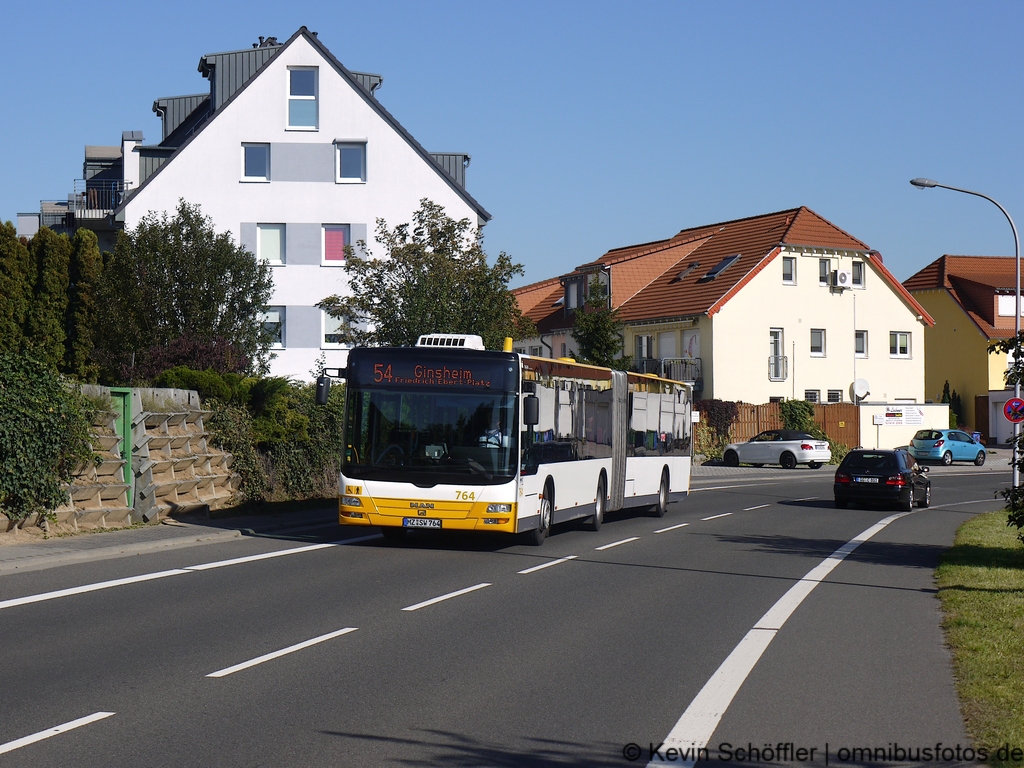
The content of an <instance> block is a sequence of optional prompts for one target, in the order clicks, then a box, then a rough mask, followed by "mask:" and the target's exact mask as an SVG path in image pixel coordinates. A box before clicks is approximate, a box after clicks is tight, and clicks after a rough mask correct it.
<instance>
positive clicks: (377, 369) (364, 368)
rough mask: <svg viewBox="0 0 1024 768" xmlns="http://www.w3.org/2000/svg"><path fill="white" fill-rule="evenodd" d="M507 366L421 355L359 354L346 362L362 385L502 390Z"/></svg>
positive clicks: (357, 382) (353, 376)
mask: <svg viewBox="0 0 1024 768" xmlns="http://www.w3.org/2000/svg"><path fill="white" fill-rule="evenodd" d="M352 357H356V355H353V356H352ZM510 365H511V364H510V363H508V362H505V361H502V360H462V361H460V360H458V359H454V360H452V359H448V360H431V359H429V358H427V359H424V357H422V356H421V357H419V358H418V359H415V360H412V359H403V357H401V356H397V355H396V356H385V355H372V356H371V355H365V356H364V355H360V356H358V358H357V359H355V360H351V361H350V363H349V378H350V380H351V381H352V382H353V383H354V384H357V385H359V386H364V387H372V386H378V387H388V386H400V387H454V388H459V389H503V388H504V384H505V378H506V376H507V375H508V374H507V371H506V369H507V368H509V367H510Z"/></svg>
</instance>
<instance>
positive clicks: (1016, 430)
mask: <svg viewBox="0 0 1024 768" xmlns="http://www.w3.org/2000/svg"><path fill="white" fill-rule="evenodd" d="M910 183H911V184H913V185H914V186H915V187H917V188H918V189H931V188H932V187H941V188H942V189H951V190H953V191H954V192H963V193H964V194H966V195H974V196H975V197H983V198H985V199H986V200H988V201H989V202H990V203H992V204H993V205H994V206H995V207H996V208H998V209H999V210H1000V211H1002V212H1003V216H1005V217H1006V220H1007V221H1008V222H1010V229H1012V230H1013V257H1014V261H1015V262H1016V266H1017V292H1016V294H1015V296H1016V300H1015V307H1016V311H1015V312H1014V313H1013V334H1014V337H1015V338H1019V337H1020V239H1019V238H1018V237H1017V225H1016V224H1014V223H1013V219H1011V218H1010V214H1008V213H1007V212H1006V209H1005V208H1003V206H1001V205H1000V204H999V203H997V202H996V201H995V200H993V199H992V198H991V197H989V196H988V195H983V194H981V192H972V191H971V190H969V189H960V187H950V186H947V185H946V184H939V182H937V181H932V180H931V179H911V180H910ZM1013 396H1014V397H1015V398H1019V397H1020V381H1019V380H1018V381H1015V382H1014V384H1013ZM1019 435H1020V424H1019V423H1018V422H1016V421H1015V422H1014V423H1013V487H1014V488H1017V487H1019V486H1020V470H1019V469H1018V468H1017V437H1018V436H1019Z"/></svg>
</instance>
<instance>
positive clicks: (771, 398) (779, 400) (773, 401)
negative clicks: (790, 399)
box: [768, 396, 786, 403]
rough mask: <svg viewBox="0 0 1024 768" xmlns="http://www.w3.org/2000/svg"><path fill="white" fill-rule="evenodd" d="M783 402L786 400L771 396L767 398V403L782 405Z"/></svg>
mask: <svg viewBox="0 0 1024 768" xmlns="http://www.w3.org/2000/svg"><path fill="white" fill-rule="evenodd" d="M785 400H786V398H784V397H774V396H772V397H769V398H768V402H769V403H782V402H785Z"/></svg>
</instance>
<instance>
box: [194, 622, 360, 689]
mask: <svg viewBox="0 0 1024 768" xmlns="http://www.w3.org/2000/svg"><path fill="white" fill-rule="evenodd" d="M357 629H358V627H345V628H344V629H339V630H338V631H337V632H328V633H327V634H326V635H320V637H314V638H313V639H311V640H305V641H303V642H301V643H296V644H295V645H289V646H288V647H287V648H282V649H281V650H279V651H274V652H272V653H265V654H263V655H262V656H257V657H256V658H255V659H250V660H249V661H243V662H242V663H241V664H235V665H234V666H233V667H226V668H224V669H220V670H218V671H216V672H211V673H210V674H208V675H207V677H227V676H228V675H231V674H234V673H235V672H241V671H242V670H243V669H248V668H249V667H255V666H256V665H257V664H262V663H263V662H265V661H270V660H271V659H277V658H280V657H281V656H286V655H288V654H289V653H295V652H296V651H301V650H302V649H303V648H309V647H310V646H311V645H317V644H318V643H325V642H327V641H328V640H333V639H334V638H336V637H341V636H342V635H347V634H348V633H349V632H355V631H356V630H357Z"/></svg>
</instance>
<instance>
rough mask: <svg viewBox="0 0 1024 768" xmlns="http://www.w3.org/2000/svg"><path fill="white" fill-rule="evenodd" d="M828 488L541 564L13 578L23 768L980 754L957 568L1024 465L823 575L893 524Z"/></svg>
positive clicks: (742, 478)
mask: <svg viewBox="0 0 1024 768" xmlns="http://www.w3.org/2000/svg"><path fill="white" fill-rule="evenodd" d="M831 477H832V473H831V472H830V471H829V470H828V469H821V470H817V471H812V470H806V469H805V468H800V469H797V470H793V471H792V472H783V471H774V472H771V471H765V470H759V471H752V472H750V473H743V472H738V473H737V472H733V473H732V474H724V475H722V476H716V477H702V478H700V479H698V480H696V481H695V483H694V491H693V493H691V495H690V497H689V498H688V499H686V500H685V501H682V502H679V503H678V504H674V505H673V506H672V508H671V510H670V512H669V514H668V515H667V516H666V517H665V518H662V519H656V518H653V517H647V516H643V515H635V514H630V515H610V516H609V520H608V521H607V522H606V524H605V525H604V526H603V527H602V529H601V530H600V531H599V532H597V533H594V532H589V531H585V530H581V529H579V528H577V527H573V526H566V527H562V528H558V529H556V532H555V535H553V536H552V537H551V538H549V539H548V541H547V542H546V543H545V544H544V546H543V547H541V548H534V547H529V546H526V545H523V544H520V543H518V542H516V541H510V540H509V539H508V538H505V537H501V536H496V537H493V538H492V537H486V538H480V537H465V536H459V537H443V538H438V537H436V536H431V535H430V534H429V533H424V534H423V535H420V536H414V537H411V538H410V540H409V542H408V543H407V544H406V545H405V546H401V547H397V548H396V547H390V546H387V545H385V544H384V543H383V542H382V541H381V540H380V538H379V537H378V538H370V539H368V540H363V541H356V542H355V543H344V542H339V540H340V539H342V538H343V537H348V538H349V539H350V540H351V537H362V536H364V535H365V534H362V532H361V531H356V530H351V529H344V530H341V529H338V528H336V527H330V528H325V529H322V530H320V531H318V532H316V534H315V535H313V534H311V535H307V536H302V537H296V538H294V539H289V538H287V537H242V538H238V539H233V540H231V541H226V542H225V543H223V544H221V543H210V544H206V545H204V546H202V547H193V548H181V549H174V550H170V551H158V552H152V553H148V554H145V555H140V556H137V557H127V558H118V559H113V560H101V561H96V562H88V563H82V564H75V565H68V566H65V567H60V568H51V569H46V570H38V571H34V572H31V573H14V574H7V575H2V576H0V642H2V645H3V648H4V650H5V654H4V657H5V663H4V664H3V665H2V668H0V691H2V701H3V704H4V706H3V715H2V716H0V768H3V767H4V766H96V767H97V768H98V767H100V766H102V767H103V768H108V767H109V766H318V767H320V766H391V765H398V766H434V765H445V766H452V765H454V766H541V767H544V766H613V765H614V766H623V765H629V764H641V765H643V764H647V763H649V762H650V763H654V764H655V765H657V764H673V763H674V764H680V758H679V755H678V753H670V752H668V750H669V749H670V748H672V745H675V744H681V743H683V741H685V739H683V741H680V740H679V739H680V737H681V735H682V736H683V737H686V738H691V737H692V734H694V733H697V732H698V731H699V730H700V729H701V728H703V729H704V730H705V731H706V733H705V736H706V739H704V742H705V743H706V744H707V748H708V752H707V753H706V754H703V755H702V757H704V758H706V759H707V760H708V761H709V762H710V763H715V764H721V759H722V758H724V759H725V760H727V761H728V762H732V763H734V764H744V765H749V764H752V763H773V764H815V765H824V764H825V749H826V745H828V746H827V749H828V750H829V753H830V754H829V756H828V757H829V764H830V765H841V764H852V763H853V762H857V763H858V764H865V763H873V764H880V763H884V762H897V761H896V760H884V759H877V758H878V755H877V754H875V755H873V758H872V759H870V760H865V759H859V760H854V754H853V752H852V750H853V748H859V749H864V748H871V749H875V748H879V749H882V750H885V749H889V750H890V753H889V754H890V756H892V755H893V754H895V753H894V752H893V750H894V749H898V748H901V747H902V748H918V749H920V748H923V747H930V748H934V747H935V745H936V743H938V742H941V743H942V748H946V747H953V748H954V749H955V748H956V746H957V745H959V746H960V748H961V755H960V757H963V756H964V755H963V750H964V749H965V748H967V747H969V742H968V740H967V738H966V735H965V734H964V731H963V725H962V721H961V719H960V715H959V712H958V709H957V703H956V698H955V694H954V691H953V687H952V676H951V673H950V670H949V655H948V653H947V651H946V650H945V648H944V646H943V641H942V635H941V631H940V626H939V622H940V614H939V605H938V600H937V599H936V597H935V588H934V584H933V581H932V570H933V568H934V566H935V563H936V561H937V558H938V556H939V555H940V553H941V552H942V550H943V549H944V548H945V547H947V546H948V545H949V544H950V543H951V542H952V538H953V534H954V532H955V530H956V528H957V526H958V525H959V524H960V523H962V522H963V521H964V520H966V519H968V518H969V517H970V516H972V515H974V514H977V513H979V512H982V511H986V510H989V509H996V508H998V507H999V503H998V502H997V501H995V500H994V499H993V491H994V490H995V489H997V488H1000V487H1003V486H1004V485H1006V484H1008V482H1009V474H1008V473H1002V472H993V471H992V470H991V469H988V470H987V471H985V472H975V471H973V470H971V469H967V468H958V467H952V468H935V469H933V471H932V480H933V507H932V508H931V509H928V510H920V511H917V512H914V513H913V514H910V515H908V516H905V517H901V518H899V519H896V520H893V521H891V522H889V523H888V524H887V525H886V526H885V527H884V528H881V529H880V530H877V532H875V533H874V534H873V536H872V537H871V538H870V539H869V540H867V541H865V542H864V543H862V544H861V545H860V546H859V547H857V548H856V549H853V551H852V552H850V553H849V554H848V555H846V556H845V559H841V560H839V559H836V558H833V560H832V561H828V562H829V565H828V567H829V568H831V570H830V571H828V572H827V574H825V575H824V577H823V578H817V577H813V578H812V579H811V581H806V580H805V581H801V580H802V579H805V577H807V575H808V574H809V572H811V571H812V569H815V568H816V567H819V564H821V563H822V562H823V561H826V560H827V558H829V557H830V555H832V553H834V552H836V550H837V549H840V548H841V547H843V545H844V544H846V543H847V542H849V541H850V540H851V539H854V538H855V537H857V536H858V535H859V534H861V533H862V532H864V531H866V530H868V529H871V527H872V526H874V525H875V524H876V523H878V522H879V521H881V520H883V519H885V518H889V517H890V516H892V515H893V514H894V512H893V511H891V510H880V509H848V510H843V511H840V510H836V509H835V508H834V507H833V505H832V502H831ZM684 524H685V525H684ZM371 533H372V531H371ZM259 555H273V556H267V557H262V558H258V557H257V558H255V559H246V560H243V561H242V562H234V561H236V560H237V559H239V558H254V556H259ZM563 558H571V559H564V560H563ZM540 566H545V567H540ZM816 573H818V574H819V575H820V574H821V573H822V571H821V570H820V568H819V570H818V571H817V572H816ZM115 580H127V581H125V582H118V583H115V584H109V582H111V581H115ZM819 582H820V583H819ZM791 590H796V591H797V592H799V593H800V595H799V596H800V597H802V599H801V600H798V601H796V604H795V605H794V600H795V598H794V594H795V593H794V592H791ZM441 597H446V599H443V600H437V598H441ZM780 600H781V602H780ZM779 605H781V606H782V608H779V607H778V606H779ZM773 606H776V607H775V608H774V609H773ZM770 609H772V611H770ZM780 611H781V613H780ZM787 611H788V613H787ZM766 614H768V616H767V617H766ZM780 619H781V620H780ZM759 625H763V627H762V626H759ZM751 638H753V639H751ZM752 643H753V645H752ZM754 646H756V651H757V653H756V654H754V658H752V655H751V652H750V649H751V648H752V647H754ZM716 673H717V674H716ZM709 681H712V682H711V683H709ZM730 691H731V693H730ZM727 694H728V695H727ZM110 713H113V714H110ZM684 713H686V714H685V716H684ZM72 726H74V727H72ZM53 729H56V730H53ZM681 729H682V730H681ZM694 729H696V730H694ZM670 737H672V738H670ZM673 739H675V740H673ZM780 743H784V744H790V745H792V746H791V747H782V748H779V744H780ZM630 744H635V745H637V750H635V751H630V750H632V748H631V747H630V748H629V749H627V750H626V753H627V756H628V757H631V758H635V760H633V761H632V762H631V761H628V760H627V759H626V757H624V748H626V747H627V745H630ZM659 745H662V746H661V747H659ZM723 745H731V746H723ZM767 745H771V747H772V748H773V749H776V750H779V751H778V754H776V753H775V752H773V753H772V755H771V759H768V755H767V752H766V751H765V747H766V746H767ZM894 745H895V746H894ZM748 747H755V748H757V749H759V750H761V753H760V754H758V755H756V756H754V755H750V754H747V753H745V752H740V751H739V750H741V749H743V750H746V749H748ZM812 748H813V749H815V750H816V752H815V753H814V754H813V755H812V754H811V753H810V751H809V750H810V749H812ZM782 749H789V750H791V751H790V752H788V753H783V752H782V751H781V750H782ZM799 749H804V750H805V752H804V758H805V759H803V760H800V759H798V756H799V753H798V752H797V750H799ZM843 749H847V750H850V752H849V753H848V754H846V757H847V759H846V760H844V759H843V757H844V753H843V752H842V750H843ZM787 755H788V757H787ZM896 756H898V755H896ZM940 756H941V748H940ZM859 757H860V758H863V753H859ZM958 759H959V758H958ZM920 762H925V761H924V760H923V759H922V760H921V761H920ZM950 762H955V761H945V763H944V764H949V763H950ZM965 762H969V760H966V761H965Z"/></svg>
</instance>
